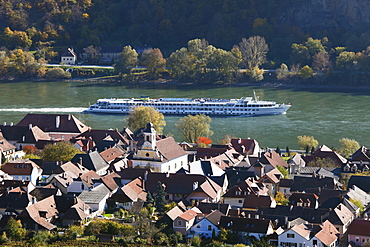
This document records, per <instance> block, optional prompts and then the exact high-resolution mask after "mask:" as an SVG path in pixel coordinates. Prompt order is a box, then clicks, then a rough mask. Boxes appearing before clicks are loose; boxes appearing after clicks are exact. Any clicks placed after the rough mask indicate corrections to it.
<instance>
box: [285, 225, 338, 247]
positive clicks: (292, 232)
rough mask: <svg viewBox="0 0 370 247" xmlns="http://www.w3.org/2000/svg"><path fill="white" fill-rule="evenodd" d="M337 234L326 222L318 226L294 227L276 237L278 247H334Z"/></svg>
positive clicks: (336, 241)
mask: <svg viewBox="0 0 370 247" xmlns="http://www.w3.org/2000/svg"><path fill="white" fill-rule="evenodd" d="M338 233H339V232H338V231H337V230H336V229H335V227H334V226H333V225H332V224H331V223H330V222H329V221H328V220H326V221H325V222H323V223H322V224H319V225H307V224H299V225H294V226H293V227H292V228H289V229H287V230H285V231H284V232H282V233H281V234H280V235H279V236H278V246H282V247H289V246H300V247H304V246H307V247H308V246H320V247H335V246H337V243H338V239H339V234H338Z"/></svg>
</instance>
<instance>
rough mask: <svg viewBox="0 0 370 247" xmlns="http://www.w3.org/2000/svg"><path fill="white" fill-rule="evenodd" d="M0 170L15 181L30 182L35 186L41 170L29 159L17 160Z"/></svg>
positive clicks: (6, 164) (4, 165)
mask: <svg viewBox="0 0 370 247" xmlns="http://www.w3.org/2000/svg"><path fill="white" fill-rule="evenodd" d="M1 170H2V171H3V172H5V173H7V174H8V175H9V176H11V177H13V178H14V179H15V180H25V181H31V182H32V183H33V184H34V185H36V183H37V180H38V179H39V178H40V177H41V174H42V169H41V167H39V166H38V165H36V163H35V162H33V161H31V160H29V159H17V160H14V161H11V162H7V163H5V164H3V165H2V166H1Z"/></svg>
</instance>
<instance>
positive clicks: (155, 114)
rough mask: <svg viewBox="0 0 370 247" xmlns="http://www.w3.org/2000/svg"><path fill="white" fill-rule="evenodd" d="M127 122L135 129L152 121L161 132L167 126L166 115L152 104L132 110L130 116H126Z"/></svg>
mask: <svg viewBox="0 0 370 247" xmlns="http://www.w3.org/2000/svg"><path fill="white" fill-rule="evenodd" d="M125 122H126V123H127V125H128V127H129V128H130V129H132V130H133V131H136V130H137V129H139V128H144V127H145V126H146V125H147V124H148V123H152V124H153V125H154V128H155V130H156V131H157V132H158V133H160V134H161V133H162V131H163V127H164V126H166V121H164V115H163V114H162V113H160V112H159V111H157V110H156V109H155V108H154V107H151V106H138V107H135V108H134V111H132V112H130V114H129V116H128V117H126V119H125Z"/></svg>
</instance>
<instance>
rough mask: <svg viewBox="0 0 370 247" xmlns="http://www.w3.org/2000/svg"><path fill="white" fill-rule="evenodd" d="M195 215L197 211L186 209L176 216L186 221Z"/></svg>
mask: <svg viewBox="0 0 370 247" xmlns="http://www.w3.org/2000/svg"><path fill="white" fill-rule="evenodd" d="M196 216H197V212H196V211H194V210H192V209H189V210H188V211H186V212H184V213H182V214H181V215H179V216H178V218H181V219H184V220H186V221H189V220H191V219H193V218H195V217H196Z"/></svg>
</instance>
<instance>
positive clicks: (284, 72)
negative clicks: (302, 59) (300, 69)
mask: <svg viewBox="0 0 370 247" xmlns="http://www.w3.org/2000/svg"><path fill="white" fill-rule="evenodd" d="M288 77H289V69H288V66H287V65H286V64H285V63H282V64H281V65H280V68H278V69H277V71H276V78H277V79H278V80H286V79H288Z"/></svg>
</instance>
